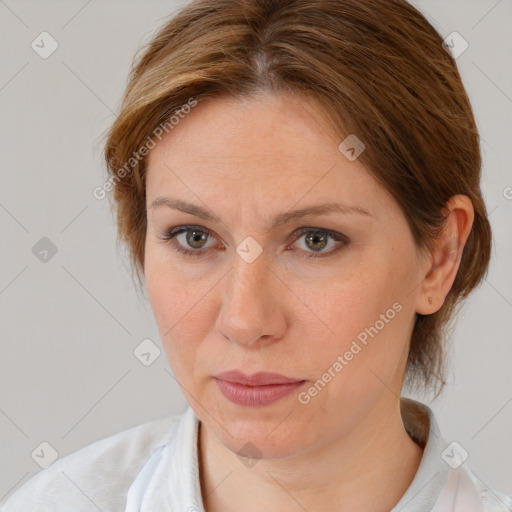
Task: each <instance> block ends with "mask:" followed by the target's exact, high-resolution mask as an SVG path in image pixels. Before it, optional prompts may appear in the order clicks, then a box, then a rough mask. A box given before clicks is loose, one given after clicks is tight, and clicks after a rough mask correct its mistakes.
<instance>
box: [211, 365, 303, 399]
mask: <svg viewBox="0 0 512 512" xmlns="http://www.w3.org/2000/svg"><path fill="white" fill-rule="evenodd" d="M214 378H215V382H216V384H217V386H218V388H219V389H220V391H221V393H222V394H223V395H224V397H225V398H227V399H228V400H229V401H230V402H232V403H234V404H236V405H240V406H243V407H264V406H267V405H270V404H272V403H274V402H276V401H278V400H280V399H282V398H284V397H285V396H287V395H289V394H290V393H292V391H294V390H296V389H297V388H299V387H300V386H302V385H303V384H304V382H305V381H304V380H299V379H294V378H292V377H286V376H284V375H281V374H279V373H270V372H258V373H255V374H253V375H246V374H244V373H243V372H240V371H238V370H234V371H229V372H222V373H219V374H218V375H215V376H214Z"/></svg>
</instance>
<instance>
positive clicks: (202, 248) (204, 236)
mask: <svg viewBox="0 0 512 512" xmlns="http://www.w3.org/2000/svg"><path fill="white" fill-rule="evenodd" d="M211 236H213V235H212V233H211V231H210V230H208V229H206V228H201V227H199V226H181V227H176V228H173V229H171V230H170V231H168V232H167V233H165V234H164V235H163V236H162V237H161V238H162V240H163V241H164V242H166V243H170V244H171V245H172V246H173V247H174V249H175V250H176V251H178V252H181V253H183V254H185V255H187V256H203V255H204V254H205V252H207V251H208V250H209V249H210V248H211V247H208V246H206V243H205V242H206V241H207V240H208V237H211ZM180 237H181V240H180ZM178 241H179V243H178ZM187 247H192V249H188V248H187Z"/></svg>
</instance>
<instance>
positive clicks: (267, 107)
mask: <svg viewBox="0 0 512 512" xmlns="http://www.w3.org/2000/svg"><path fill="white" fill-rule="evenodd" d="M341 141H342V138H341V137H340V136H339V135H338V134H337V133H336V131H335V130H334V129H333V125H332V123H331V122H330V120H329V119H328V118H327V116H326V114H325V113H324V111H323V110H322V109H321V108H320V106H319V105H318V104H317V103H315V102H314V101H313V100H312V99H310V98H305V97H304V96H302V95H300V96H299V95H291V94H282V95H278V96H276V95H270V94H260V95H257V96H254V97H251V98H231V97H221V98H209V99H207V100H204V101H202V102H199V103H198V105H197V106H196V107H195V108H193V109H192V110H191V111H190V112H189V113H188V114H187V115H186V116H184V118H183V119H181V120H180V122H179V123H178V124H177V125H176V126H175V127H174V128H173V129H172V130H170V132H169V133H168V134H166V135H165V136H164V137H163V138H162V140H161V141H160V142H158V143H157V145H156V147H154V148H153V149H152V150H151V151H150V152H149V155H148V160H147V178H146V179H147V182H146V186H147V196H148V200H152V199H154V197H155V196H156V195H160V192H162V190H164V191H165V190H166V189H172V191H173V192H176V189H177V188H179V189H180V191H181V192H182V193H185V194H187V195H188V196H190V197H193V195H194V193H196V195H197V194H199V193H200V194H202V196H203V197H206V196H208V197H209V196H210V194H211V193H213V192H215V194H216V195H217V197H218V199H222V198H228V197H229V198H230V199H231V200H234V199H237V200H240V197H242V196H243V197H244V200H248V199H249V198H252V199H254V201H255V202H260V203H261V201H263V200H264V199H266V200H267V201H272V200H281V202H282V200H283V197H284V196H286V197H284V199H285V201H286V202H290V207H291V206H292V205H293V204H295V203H296V202H298V201H302V200H301V198H303V201H302V203H301V205H300V206H302V205H305V204H306V202H307V200H308V199H311V201H313V202H317V201H316V199H319V198H322V200H341V201H345V202H347V203H352V204H354V203H355V202H356V201H354V199H361V198H363V197H365V198H366V202H367V205H368V206H369V204H370V203H375V202H376V201H378V200H379V195H382V194H385V191H384V189H383V188H382V187H381V186H380V185H379V184H377V182H376V181H375V180H374V178H373V177H372V176H371V175H370V173H369V172H368V171H367V170H366V169H365V167H364V166H363V165H362V163H361V162H360V161H358V160H355V161H349V160H348V159H347V158H346V156H345V155H343V154H342V153H341V152H340V150H339V149H338V146H339V144H340V142H341ZM219 194H220V195H219ZM174 195H176V194H174ZM359 204H360V205H362V203H361V201H359ZM363 207H364V206H363Z"/></svg>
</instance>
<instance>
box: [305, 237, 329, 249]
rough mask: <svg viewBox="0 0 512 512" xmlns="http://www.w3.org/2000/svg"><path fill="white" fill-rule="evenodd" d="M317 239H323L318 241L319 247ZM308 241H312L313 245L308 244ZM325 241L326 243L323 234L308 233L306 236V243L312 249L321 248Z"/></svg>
mask: <svg viewBox="0 0 512 512" xmlns="http://www.w3.org/2000/svg"><path fill="white" fill-rule="evenodd" d="M319 239H320V240H323V242H320V247H318V240H319ZM310 241H312V242H313V246H311V245H310V244H309V242H310ZM326 243H327V237H326V236H325V235H320V234H318V233H310V234H309V235H307V236H306V244H307V245H308V247H309V248H310V249H313V250H319V249H323V248H324V247H325V245H326Z"/></svg>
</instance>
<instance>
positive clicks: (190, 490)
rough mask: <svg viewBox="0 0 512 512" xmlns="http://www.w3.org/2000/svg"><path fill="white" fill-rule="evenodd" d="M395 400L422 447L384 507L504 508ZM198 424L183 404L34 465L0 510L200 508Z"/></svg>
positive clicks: (418, 409)
mask: <svg viewBox="0 0 512 512" xmlns="http://www.w3.org/2000/svg"><path fill="white" fill-rule="evenodd" d="M402 404H403V406H406V408H408V410H409V411H410V412H411V413H412V414H410V415H409V414H408V415H405V416H404V425H405V427H406V429H407V431H408V432H409V434H410V435H411V437H412V438H413V439H415V440H416V441H417V442H418V443H419V444H420V445H422V446H424V453H423V457H422V460H421V464H420V466H419V468H418V471H417V472H416V475H415V477H414V479H413V481H412V483H411V485H410V486H409V488H408V489H407V491H406V492H405V494H404V495H403V496H402V498H401V499H400V501H399V502H398V503H397V504H396V506H395V507H394V508H393V509H392V511H390V512H512V497H511V496H508V495H505V494H503V493H501V492H498V491H496V490H493V489H492V488H489V487H485V484H484V483H483V482H481V481H480V480H479V479H478V478H477V477H476V475H474V474H473V473H472V472H471V470H470V469H469V468H468V467H467V462H464V463H463V464H462V465H461V466H459V467H458V468H457V469H452V468H451V467H450V466H449V465H448V464H447V463H446V462H445V461H444V460H443V458H442V457H441V453H442V452H443V451H444V450H445V448H446V447H447V446H448V444H449V443H447V442H445V441H444V440H443V439H442V438H441V436H440V433H439V429H438V425H437V422H436V420H435V418H434V415H433V412H432V410H431V409H430V408H429V407H427V406H426V405H424V404H421V403H420V402H417V401H415V400H410V399H404V398H403V399H402ZM404 410H405V409H404ZM404 410H403V411H402V414H403V415H404ZM422 415H423V416H422ZM422 418H423V419H422ZM198 425H199V420H198V419H197V417H196V415H195V413H194V411H193V409H192V408H191V407H188V408H187V409H186V410H185V412H184V413H182V414H178V415H174V416H170V417H167V418H164V419H160V420H155V421H151V422H148V423H144V424H142V425H138V426H136V427H133V428H131V429H128V430H125V431H123V432H120V433H118V434H115V435H113V436H110V437H107V438H105V439H102V440H100V441H96V442H94V443H92V444H90V445H87V446H86V447H84V448H82V449H80V450H78V451H76V452H74V453H72V454H70V455H68V456H66V457H64V458H62V459H60V460H57V461H56V462H54V463H53V465H52V466H50V467H49V468H48V469H45V470H42V471H40V472H39V473H38V474H36V475H35V476H34V477H33V478H32V479H30V480H29V481H28V482H26V483H25V484H24V485H23V486H21V487H20V488H19V489H18V490H16V491H15V492H14V493H13V494H12V495H11V496H10V497H9V498H8V499H7V501H6V502H5V503H4V504H3V505H2V506H0V512H31V511H34V512H35V511H37V512H92V511H94V512H97V511H98V510H100V511H102V512H204V508H203V505H202V498H201V489H200V483H199V466H198V455H197V434H198Z"/></svg>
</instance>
